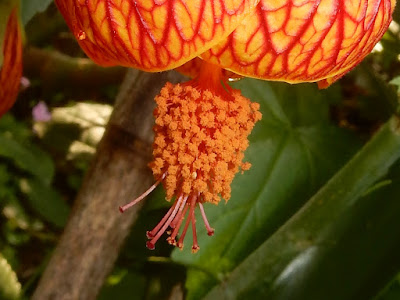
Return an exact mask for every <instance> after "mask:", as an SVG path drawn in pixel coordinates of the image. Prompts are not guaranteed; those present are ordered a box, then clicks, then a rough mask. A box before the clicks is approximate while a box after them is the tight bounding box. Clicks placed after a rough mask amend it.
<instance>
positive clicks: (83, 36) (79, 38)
mask: <svg viewBox="0 0 400 300" xmlns="http://www.w3.org/2000/svg"><path fill="white" fill-rule="evenodd" d="M84 39H86V32H84V31H83V30H80V31H79V33H78V40H80V41H83V40H84Z"/></svg>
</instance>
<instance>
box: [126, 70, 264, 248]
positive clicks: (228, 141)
mask: <svg viewBox="0 0 400 300" xmlns="http://www.w3.org/2000/svg"><path fill="white" fill-rule="evenodd" d="M155 100H156V102H157V108H156V109H155V110H154V115H155V118H156V120H155V123H156V125H155V127H154V132H155V139H154V144H153V156H154V160H153V161H152V162H151V163H150V164H149V166H150V167H151V169H152V171H153V175H154V177H155V178H156V179H157V183H156V184H155V185H154V186H153V187H152V188H153V189H154V187H155V186H156V185H157V184H158V183H162V184H163V186H164V188H165V190H166V197H167V199H168V200H171V199H175V200H174V204H173V205H172V207H171V208H170V210H169V211H168V213H167V214H166V215H165V217H164V218H163V219H162V220H161V222H160V223H159V224H158V225H157V226H156V227H155V228H154V229H153V230H152V231H150V232H148V233H147V236H148V238H149V239H150V241H149V242H148V243H147V247H148V248H149V249H154V245H155V243H156V242H157V240H158V239H159V238H160V237H161V235H162V234H163V233H164V232H165V231H166V230H167V228H168V227H171V228H173V231H172V233H171V234H170V237H169V238H168V242H169V243H170V244H174V245H176V246H178V247H180V248H182V247H183V239H184V237H185V235H186V231H187V230H188V227H189V225H190V223H191V224H192V230H193V246H192V250H193V251H194V252H195V251H197V250H198V249H199V246H198V244H197V235H196V228H195V223H196V220H195V214H194V209H195V207H197V206H199V208H200V211H201V215H202V218H203V221H204V223H205V225H206V228H207V231H208V234H209V235H212V234H213V233H214V230H213V229H212V228H211V227H210V225H209V224H208V221H207V218H206V216H205V213H204V208H203V203H204V202H212V203H215V204H216V203H218V202H219V201H220V200H221V198H223V199H225V200H226V201H227V200H228V199H229V198H230V196H231V187H230V185H231V182H232V180H233V178H234V176H235V174H236V173H237V172H238V171H240V170H241V171H245V170H248V169H249V168H250V164H249V163H247V162H243V158H244V153H243V152H244V150H246V148H247V147H248V140H247V137H248V135H249V134H250V132H251V130H252V128H253V127H254V124H255V122H257V121H258V120H260V119H261V113H260V112H259V111H258V109H259V105H258V104H257V103H251V102H250V100H249V99H247V98H245V97H243V96H242V95H241V94H240V91H238V90H233V89H232V88H230V87H229V86H228V85H227V84H226V82H224V80H223V76H222V72H221V69H220V68H219V67H218V66H215V65H211V64H209V63H205V62H204V63H203V66H202V68H201V70H200V73H199V75H198V77H197V78H195V79H193V80H191V81H189V82H187V83H184V84H177V85H172V84H171V83H167V84H166V85H165V87H164V88H163V89H162V90H161V92H160V94H159V95H158V96H157V97H156V98H155ZM145 195H147V192H146V193H145V194H144V196H145ZM144 196H141V197H140V198H143V197H144ZM138 199H139V198H138ZM140 200H141V199H139V201H140ZM129 206H131V205H129ZM125 209H126V208H125V207H123V208H121V211H123V210H125ZM186 215H187V218H186V222H185V225H184V227H183V230H182V233H181V235H180V238H179V240H178V242H176V237H177V235H178V231H179V228H180V227H181V225H182V223H183V221H184V219H185V216H186Z"/></svg>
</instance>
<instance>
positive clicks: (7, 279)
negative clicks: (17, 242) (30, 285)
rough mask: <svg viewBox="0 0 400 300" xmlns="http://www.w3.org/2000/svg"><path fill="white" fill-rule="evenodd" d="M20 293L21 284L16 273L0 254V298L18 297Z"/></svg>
mask: <svg viewBox="0 0 400 300" xmlns="http://www.w3.org/2000/svg"><path fill="white" fill-rule="evenodd" d="M20 293H21V284H20V283H19V282H18V279H17V276H16V274H15V273H14V271H13V270H12V268H11V266H10V265H9V264H8V262H7V260H6V259H5V258H4V257H3V256H2V255H1V254H0V299H4V300H12V299H18V298H19V295H20Z"/></svg>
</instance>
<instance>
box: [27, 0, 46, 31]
mask: <svg viewBox="0 0 400 300" xmlns="http://www.w3.org/2000/svg"><path fill="white" fill-rule="evenodd" d="M21 2H22V5H21V17H22V22H23V23H24V25H26V24H27V23H28V22H29V20H30V19H32V17H33V16H34V15H35V14H37V13H39V12H43V11H45V10H46V8H47V7H48V6H49V5H50V3H51V2H53V1H52V0H21Z"/></svg>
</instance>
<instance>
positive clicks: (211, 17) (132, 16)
mask: <svg viewBox="0 0 400 300" xmlns="http://www.w3.org/2000/svg"><path fill="white" fill-rule="evenodd" d="M258 2H259V0H56V3H57V5H58V7H59V9H60V11H61V13H62V14H63V16H64V18H65V20H66V21H67V23H68V25H69V27H70V28H71V30H72V32H73V33H74V35H75V36H76V38H77V39H78V41H79V44H80V46H81V47H82V48H83V50H84V51H85V52H86V54H87V55H88V56H89V57H91V58H92V59H93V60H94V61H95V62H97V63H99V64H101V65H104V66H111V65H124V66H129V67H134V68H138V69H142V70H146V71H162V70H167V69H172V68H175V67H178V66H180V65H182V64H183V63H185V62H187V61H189V60H190V59H192V58H193V57H196V56H198V55H199V54H201V53H202V52H204V51H206V50H207V49H209V48H210V47H212V46H213V45H215V44H217V43H218V42H219V41H221V40H222V39H224V38H226V37H227V36H228V35H229V34H230V33H231V32H232V31H233V30H234V29H235V28H236V27H237V26H238V25H239V24H240V22H241V21H242V20H243V19H244V17H245V16H247V15H249V14H250V13H251V11H253V10H254V8H255V7H256V5H257V3H258Z"/></svg>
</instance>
